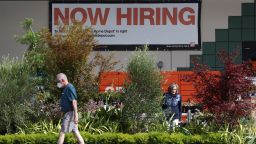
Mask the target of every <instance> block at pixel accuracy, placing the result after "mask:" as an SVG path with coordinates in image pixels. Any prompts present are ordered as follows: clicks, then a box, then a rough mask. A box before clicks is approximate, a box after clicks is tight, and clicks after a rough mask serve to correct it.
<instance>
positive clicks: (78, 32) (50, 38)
mask: <svg viewBox="0 0 256 144" xmlns="http://www.w3.org/2000/svg"><path fill="white" fill-rule="evenodd" d="M42 37H43V40H44V41H45V42H46V44H47V45H48V46H49V49H50V50H49V52H48V53H47V58H46V71H47V74H48V75H49V76H50V79H51V80H52V82H51V83H52V85H50V88H51V89H52V91H53V92H54V93H55V92H57V91H58V90H57V88H56V86H55V85H56V83H55V81H54V80H55V76H56V75H57V74H58V73H60V72H62V73H65V74H66V75H67V77H68V79H69V81H70V82H72V83H73V84H74V85H75V86H76V88H77V91H78V94H79V96H80V97H79V99H80V100H79V102H85V101H88V99H89V97H90V96H92V95H94V94H95V93H97V91H98V87H97V82H96V81H95V79H94V78H93V74H92V69H93V66H92V65H91V64H89V62H88V56H89V55H90V53H91V51H92V50H93V48H94V47H95V46H96V41H95V40H94V37H93V33H92V30H91V29H90V28H85V29H84V28H83V27H82V25H74V26H71V27H63V28H62V33H57V34H55V35H52V33H50V32H49V31H48V30H43V31H42ZM56 94H57V93H56Z"/></svg>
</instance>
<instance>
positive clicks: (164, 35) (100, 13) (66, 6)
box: [50, 3, 200, 49]
mask: <svg viewBox="0 0 256 144" xmlns="http://www.w3.org/2000/svg"><path fill="white" fill-rule="evenodd" d="M199 15H200V3H118V4H117V3H114V4H113V3H111V4H110V3H109V4H107V3H93V4H92V3H51V6H50V18H51V19H50V28H51V30H52V34H55V33H57V32H59V27H60V26H64V25H72V24H74V23H76V22H78V23H81V24H82V25H83V26H84V27H91V28H92V29H93V34H94V37H95V39H96V40H97V41H98V44H99V45H102V46H104V45H105V46H109V47H111V46H115V45H116V46H120V45H123V46H124V45H126V46H127V45H130V46H132V45H145V44H147V45H149V46H151V45H155V46H164V47H165V48H166V49H172V48H179V49H184V48H185V49H186V48H188V49H193V48H198V46H199V45H200V26H199V25H200V16H199ZM120 48H122V47H120Z"/></svg>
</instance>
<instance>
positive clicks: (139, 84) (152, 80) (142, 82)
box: [122, 46, 162, 132]
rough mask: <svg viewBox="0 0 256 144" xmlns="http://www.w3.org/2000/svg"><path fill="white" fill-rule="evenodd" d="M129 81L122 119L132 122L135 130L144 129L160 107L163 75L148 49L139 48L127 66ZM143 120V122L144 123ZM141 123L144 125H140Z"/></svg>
mask: <svg viewBox="0 0 256 144" xmlns="http://www.w3.org/2000/svg"><path fill="white" fill-rule="evenodd" d="M127 73H128V80H129V83H128V84H127V85H126V86H125V92H124V99H123V103H124V108H123V115H122V120H123V121H125V122H131V126H132V130H133V132H136V131H143V130H142V129H141V128H143V127H144V128H145V126H146V125H147V123H148V122H149V120H150V119H151V118H153V117H154V116H155V114H156V113H157V112H159V111H160V110H161V109H160V103H159V100H160V97H161V95H162V94H161V85H160V82H161V76H160V72H159V71H158V70H157V68H156V66H155V62H154V59H152V56H151V55H150V54H149V53H148V51H147V46H145V47H144V48H143V50H140V49H139V50H137V51H136V52H135V53H134V54H133V55H132V57H131V59H130V61H129V63H128V66H127ZM142 122H143V123H142ZM140 124H142V125H143V126H142V127H140Z"/></svg>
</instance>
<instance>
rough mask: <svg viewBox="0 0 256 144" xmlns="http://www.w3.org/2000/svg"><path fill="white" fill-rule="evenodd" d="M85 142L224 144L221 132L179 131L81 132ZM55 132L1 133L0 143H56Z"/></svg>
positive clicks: (69, 138) (71, 138) (72, 142)
mask: <svg viewBox="0 0 256 144" xmlns="http://www.w3.org/2000/svg"><path fill="white" fill-rule="evenodd" d="M81 135H82V137H83V138H84V140H85V142H86V143H87V144H159V143H161V144H170V143H172V144H216V143H218V144H224V143H225V142H224V140H223V139H222V137H221V133H210V134H206V135H201V136H200V135H194V136H193V135H183V134H181V133H173V134H168V133H159V132H152V133H137V134H134V135H129V134H123V133H104V134H102V135H93V134H89V133H83V132H82V133H81ZM57 140H58V136H57V135H56V134H29V135H4V136H3V135H2V136H0V144H14V143H15V144H23V143H28V144H37V143H40V144H48V143H56V142H57ZM65 142H66V143H68V144H75V143H77V140H76V139H75V137H74V136H73V135H72V134H67V135H66V137H65Z"/></svg>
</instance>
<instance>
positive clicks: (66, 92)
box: [57, 73, 84, 144]
mask: <svg viewBox="0 0 256 144" xmlns="http://www.w3.org/2000/svg"><path fill="white" fill-rule="evenodd" d="M57 81H58V83H57V87H58V88H61V89H63V91H62V93H61V112H62V114H63V118H62V124H61V131H60V134H59V140H58V144H63V142H64V139H65V133H68V132H73V134H74V136H75V137H76V139H77V141H78V143H79V144H84V140H83V138H82V136H81V135H80V133H79V131H78V113H77V93H76V89H75V87H74V86H73V85H72V84H70V83H69V82H68V79H67V76H66V75H65V74H63V73H59V74H58V75H57Z"/></svg>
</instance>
